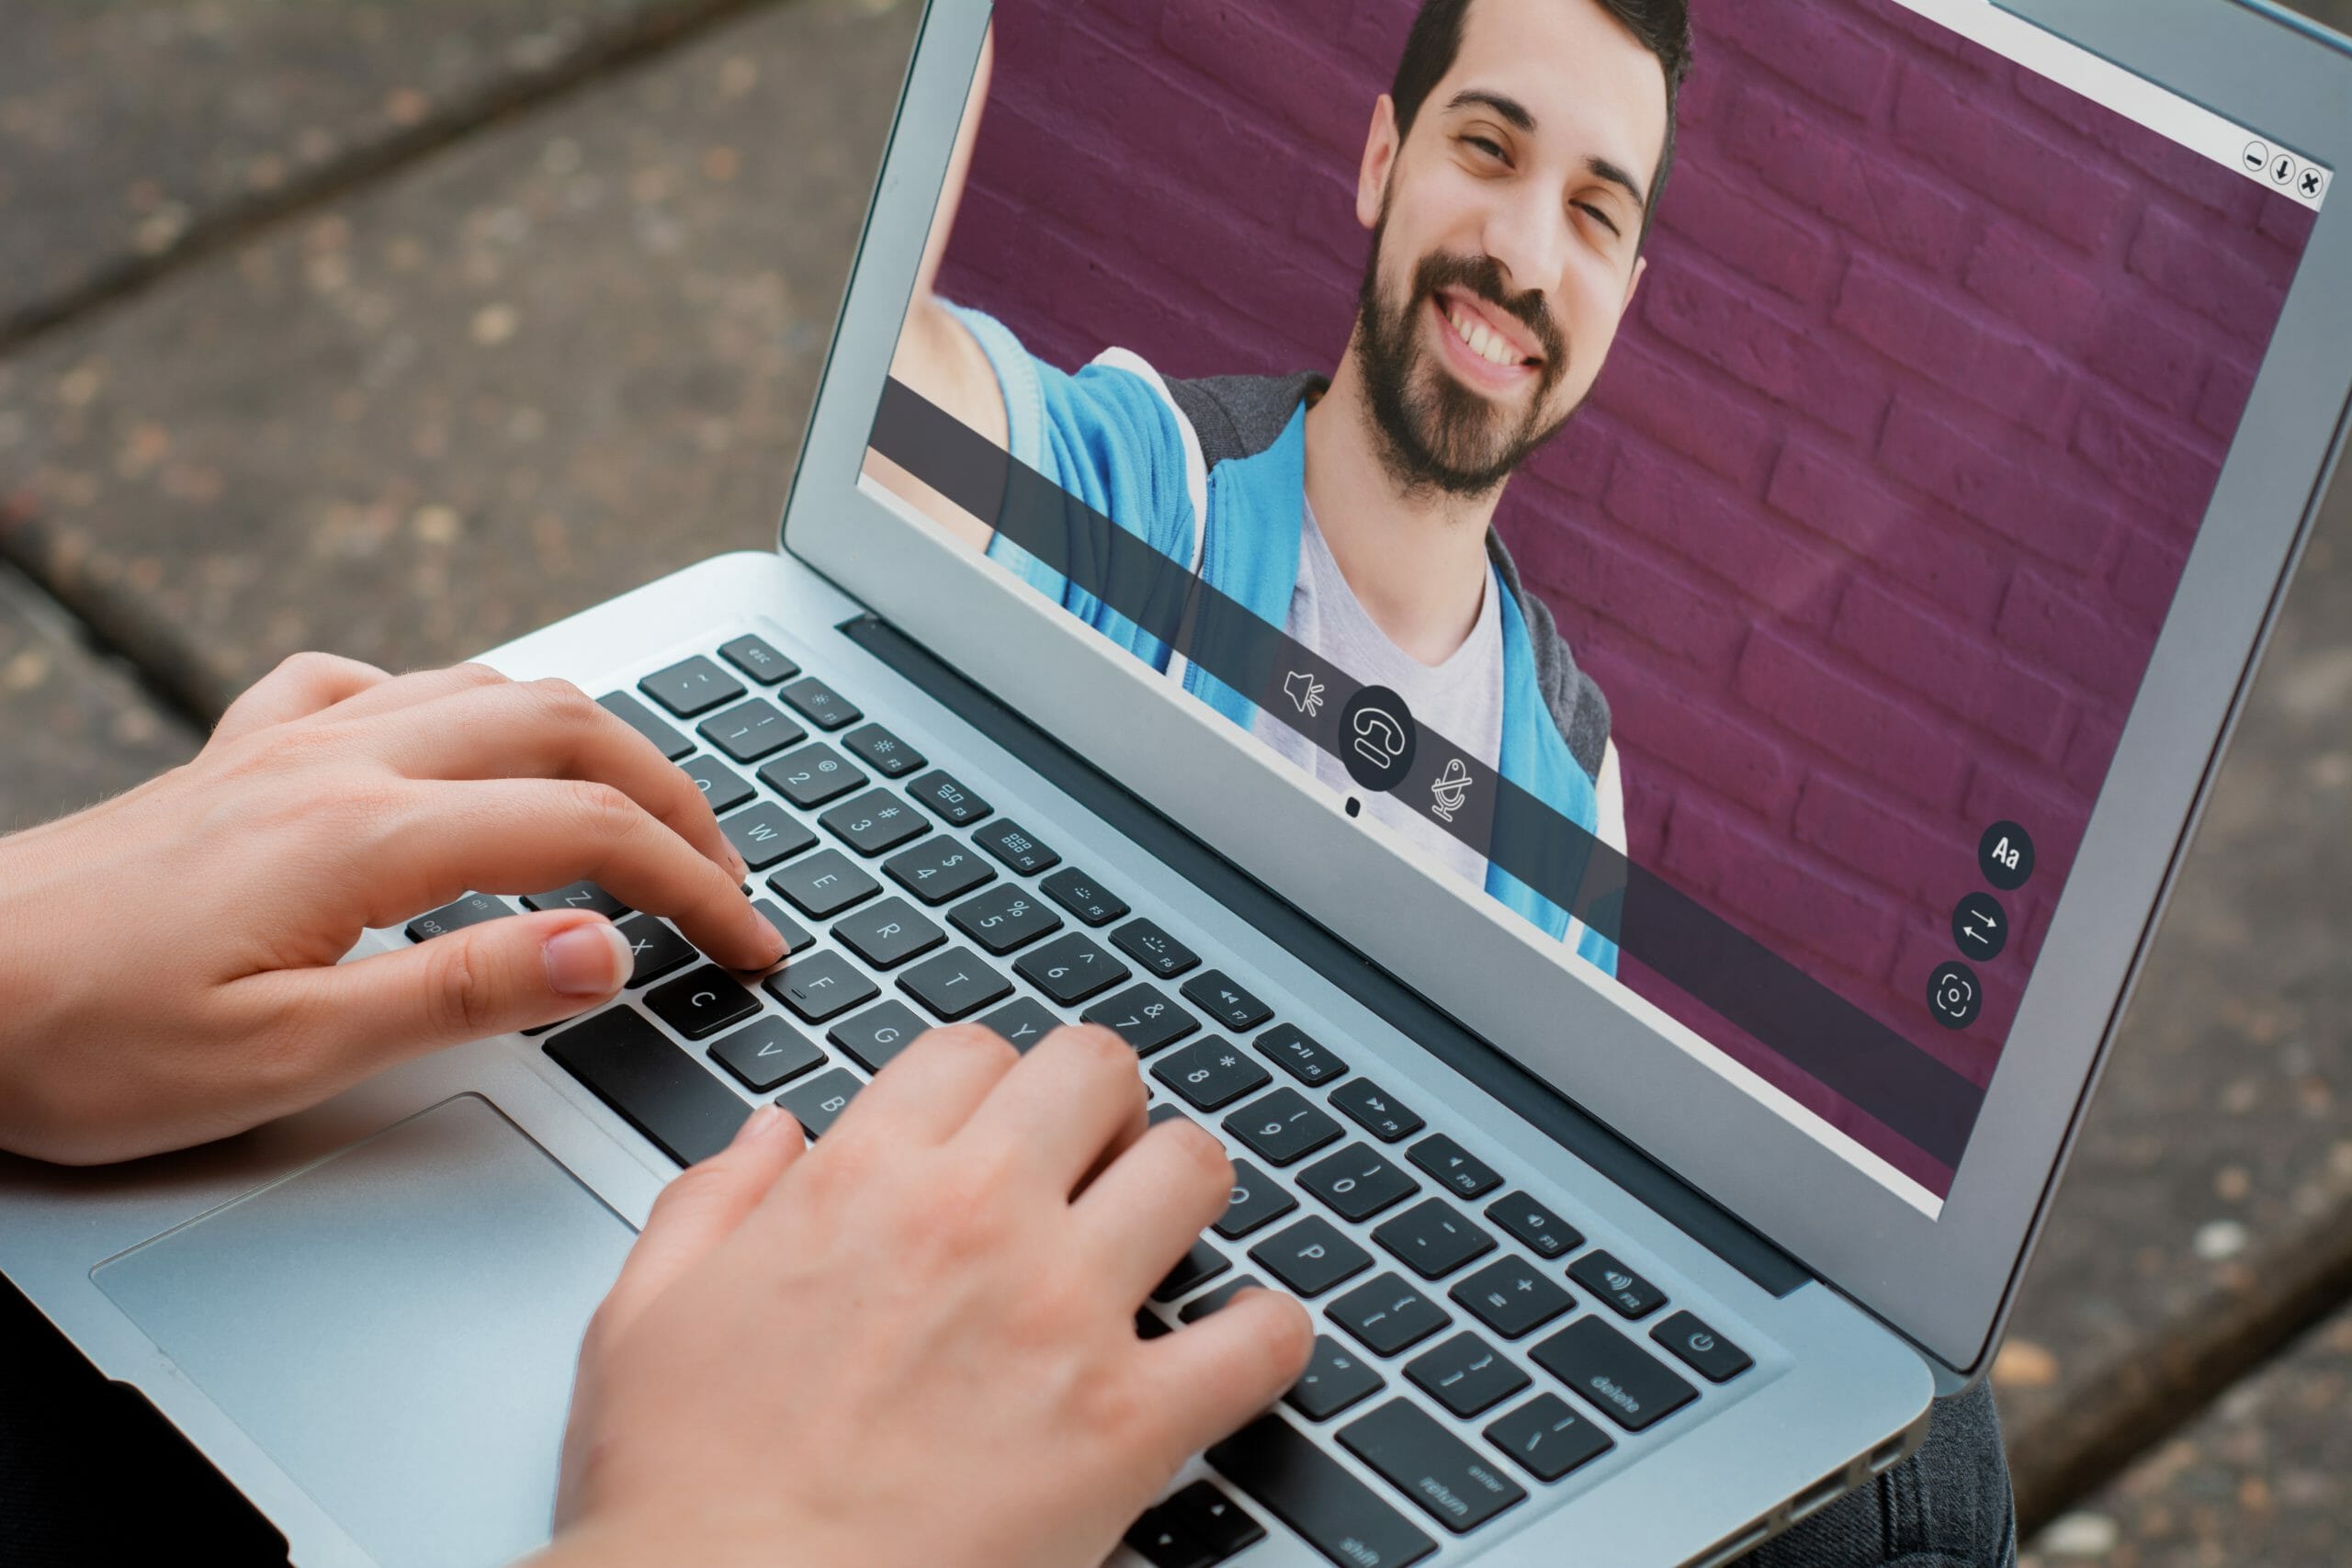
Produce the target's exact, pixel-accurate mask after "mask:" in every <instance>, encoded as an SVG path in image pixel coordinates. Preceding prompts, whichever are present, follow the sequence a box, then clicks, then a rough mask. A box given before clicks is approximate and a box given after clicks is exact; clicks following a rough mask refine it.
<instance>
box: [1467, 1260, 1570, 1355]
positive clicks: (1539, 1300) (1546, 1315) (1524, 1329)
mask: <svg viewBox="0 0 2352 1568" xmlns="http://www.w3.org/2000/svg"><path fill="white" fill-rule="evenodd" d="M1448 1293H1449V1294H1451V1295H1452V1296H1453V1299H1454V1300H1455V1301H1457V1302H1460V1303H1462V1304H1463V1305H1464V1307H1466V1308H1468V1309H1469V1310H1470V1311H1471V1312H1472V1313H1473V1314H1476V1316H1477V1319H1478V1321H1479V1322H1481V1323H1483V1324H1485V1325H1487V1327H1489V1328H1491V1329H1493V1330H1494V1331H1495V1332H1496V1333H1498V1334H1499V1335H1501V1336H1502V1337H1504V1338H1506V1339H1516V1338H1518V1337H1520V1336H1521V1335H1522V1334H1527V1333H1531V1332H1532V1331H1533V1330H1535V1329H1538V1328H1541V1327H1543V1326H1544V1325H1545V1324H1547V1323H1549V1322H1551V1321H1552V1320H1553V1319H1554V1318H1555V1317H1557V1316H1559V1315H1560V1314H1562V1313H1564V1312H1566V1311H1567V1310H1568V1309H1569V1308H1570V1307H1573V1306H1575V1305H1576V1304H1577V1299H1576V1297H1574V1296H1572V1295H1570V1294H1568V1292H1566V1291H1564V1290H1562V1289H1560V1287H1559V1286H1557V1285H1555V1284H1554V1283H1553V1282H1552V1281H1551V1280H1548V1279H1546V1278H1545V1277H1544V1275H1542V1274H1540V1273H1538V1272H1537V1271H1536V1269H1535V1266H1534V1265H1533V1264H1532V1263H1526V1262H1522V1261H1521V1260H1520V1259H1519V1258H1497V1259H1495V1261H1493V1262H1492V1263H1489V1264H1487V1266H1486V1267H1485V1268H1484V1269H1479V1270H1477V1272H1476V1273H1474V1274H1469V1275H1466V1276H1464V1278H1463V1279H1462V1280H1460V1281H1459V1282H1457V1283H1456V1284H1455V1285H1454V1287H1453V1290H1452V1291H1451V1292H1448Z"/></svg>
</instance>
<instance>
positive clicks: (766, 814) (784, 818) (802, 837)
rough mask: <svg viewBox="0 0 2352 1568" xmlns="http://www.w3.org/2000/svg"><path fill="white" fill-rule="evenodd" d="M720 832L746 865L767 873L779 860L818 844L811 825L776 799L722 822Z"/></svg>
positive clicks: (789, 857)
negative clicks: (779, 804)
mask: <svg viewBox="0 0 2352 1568" xmlns="http://www.w3.org/2000/svg"><path fill="white" fill-rule="evenodd" d="M718 827H719V830H720V831H721V832H723V833H725V834H726V835H727V841H728V842H729V843H730V844H732V845H734V846H735V852H736V853H737V854H739V855H741V856H742V857H743V863H744V864H745V865H748V866H750V867H751V868H752V870H753V871H765V870H767V868H768V867H770V866H772V865H774V864H775V863H777V862H778V861H786V860H790V859H791V858H792V857H793V856H794V855H797V854H798V853H800V852H802V851H803V850H806V849H809V848H810V847H811V846H813V845H814V844H815V843H816V842H817V835H816V834H814V833H812V832H810V831H809V825H808V824H807V823H806V822H803V821H802V820H800V818H797V817H795V816H794V815H792V813H790V812H789V811H786V809H785V808H784V807H781V806H778V805H777V804H776V803H775V801H773V800H763V801H762V802H760V803H759V804H758V805H757V806H754V807H752V808H751V809H750V810H749V811H739V812H737V813H736V814H735V815H734V816H732V817H729V818H727V820H726V821H724V822H721V823H720V824H719V825H718Z"/></svg>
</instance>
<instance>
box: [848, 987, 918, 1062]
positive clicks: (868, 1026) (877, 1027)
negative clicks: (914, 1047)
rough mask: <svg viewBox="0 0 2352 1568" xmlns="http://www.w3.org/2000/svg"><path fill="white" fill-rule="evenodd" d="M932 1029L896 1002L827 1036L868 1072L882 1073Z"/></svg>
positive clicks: (869, 1013) (873, 1010) (860, 1015)
mask: <svg viewBox="0 0 2352 1568" xmlns="http://www.w3.org/2000/svg"><path fill="white" fill-rule="evenodd" d="M928 1027H929V1025H927V1024H925V1023H924V1022H923V1021H922V1019H921V1018H919V1017H917V1016H916V1013H915V1010H914V1009H912V1008H910V1007H909V1006H908V1005H907V1004H906V1003H904V1002H902V1001H898V1000H896V999H893V1000H890V1001H887V1002H884V1003H882V1004H881V1005H880V1006H879V1007H873V1008H868V1009H867V1010H865V1011H864V1012H862V1013H859V1014H858V1015H857V1016H856V1017H855V1018H845V1019H843V1020H842V1021H840V1022H839V1023H837V1024H835V1025H833V1027H832V1028H831V1030H829V1031H827V1032H826V1034H825V1038H826V1039H828V1040H830V1041H831V1042H832V1043H834V1044H835V1045H837V1046H839V1047H841V1049H842V1052H843V1053H844V1054H845V1055H848V1057H849V1059H850V1060H851V1061H853V1062H855V1063H856V1064H857V1065H858V1066H861V1067H864V1068H865V1070H866V1071H867V1072H869V1073H878V1072H880V1071H881V1070H882V1069H883V1068H884V1067H886V1066H889V1064H890V1058H891V1057H893V1056H896V1055H898V1054H899V1052H901V1051H903V1050H905V1049H906V1048H907V1047H908V1046H910V1045H911V1044H913V1043H915V1037H916V1036H917V1035H919V1034H921V1033H922V1032H923V1031H924V1030H925V1029H926V1028H928Z"/></svg>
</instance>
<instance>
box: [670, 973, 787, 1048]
mask: <svg viewBox="0 0 2352 1568" xmlns="http://www.w3.org/2000/svg"><path fill="white" fill-rule="evenodd" d="M645 1005H646V1007H647V1008H648V1009H650V1010H651V1011H652V1013H653V1016H654V1017H656V1018H658V1019H660V1020H661V1021H662V1022H664V1023H666V1024H668V1025H669V1026H670V1027H671V1028H673V1029H674V1030H676V1031H677V1032H679V1033H681V1034H683V1035H684V1036H685V1037H686V1038H687V1039H689V1040H707V1039H709V1038H710V1037H711V1036H712V1035H714V1034H716V1033H718V1032H719V1031H720V1030H722V1029H726V1028H729V1026H731V1025H734V1024H738V1023H741V1022H742V1021H744V1020H745V1019H747V1018H749V1017H751V1016H752V1014H753V1013H756V1012H758V1011H759V1010H760V998H757V997H756V996H753V995H752V993H751V992H750V991H749V990H746V989H745V988H744V987H743V983H742V982H741V980H738V979H736V978H735V976H732V975H729V973H728V972H727V971H726V970H724V969H721V968H720V967H719V966H718V964H704V965H703V966H702V967H701V968H699V969H695V970H690V971H689V972H687V973H686V974H684V975H681V976H678V977H677V978H676V979H674V980H672V981H670V982H669V983H668V984H667V985H662V986H656V987H654V988H653V989H652V990H650V991H648V992H647V993H646V994H645Z"/></svg>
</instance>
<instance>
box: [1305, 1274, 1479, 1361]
mask: <svg viewBox="0 0 2352 1568" xmlns="http://www.w3.org/2000/svg"><path fill="white" fill-rule="evenodd" d="M1330 1313H1331V1321H1332V1322H1333V1323H1336V1324H1338V1325H1340V1327H1342V1328H1344V1329H1346V1330H1347V1331H1348V1332H1349V1333H1351V1334H1352V1335H1354V1336H1355V1337H1357V1338H1359V1339H1361V1340H1363V1342H1364V1344H1365V1346H1366V1347H1367V1348H1370V1349H1372V1350H1373V1351H1374V1352H1375V1353H1376V1354H1379V1355H1383V1356H1393V1355H1395V1354H1396V1353H1397V1351H1399V1350H1402V1349H1404V1348H1407V1347H1408V1346H1411V1345H1418V1344H1419V1343H1420V1342H1421V1341H1422V1340H1424V1339H1427V1338H1428V1337H1430V1335H1432V1334H1435V1333H1436V1332H1437V1331H1438V1330H1439V1329H1441V1328H1443V1327H1445V1326H1446V1325H1448V1324H1450V1323H1452V1322H1453V1319H1452V1318H1450V1317H1448V1316H1446V1314H1445V1309H1444V1308H1443V1307H1442V1306H1440V1305H1438V1304H1437V1303H1435V1302H1433V1301H1431V1300H1430V1299H1429V1297H1427V1296H1425V1295H1423V1294H1421V1292H1419V1291H1417V1290H1415V1289H1414V1288H1413V1287H1412V1286H1410V1285H1408V1284H1407V1283H1406V1282H1405V1277H1404V1276H1403V1275H1402V1274H1394V1273H1391V1274H1382V1275H1380V1276H1378V1277H1376V1278H1374V1279H1372V1280H1366V1281H1365V1282H1364V1283H1363V1284H1361V1285H1358V1286H1357V1287H1356V1288H1355V1289H1354V1290H1352V1291H1350V1292H1348V1293H1347V1294H1346V1295H1344V1296H1341V1297H1340V1299H1339V1300H1337V1301H1335V1302H1333V1303H1331V1306H1330Z"/></svg>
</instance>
